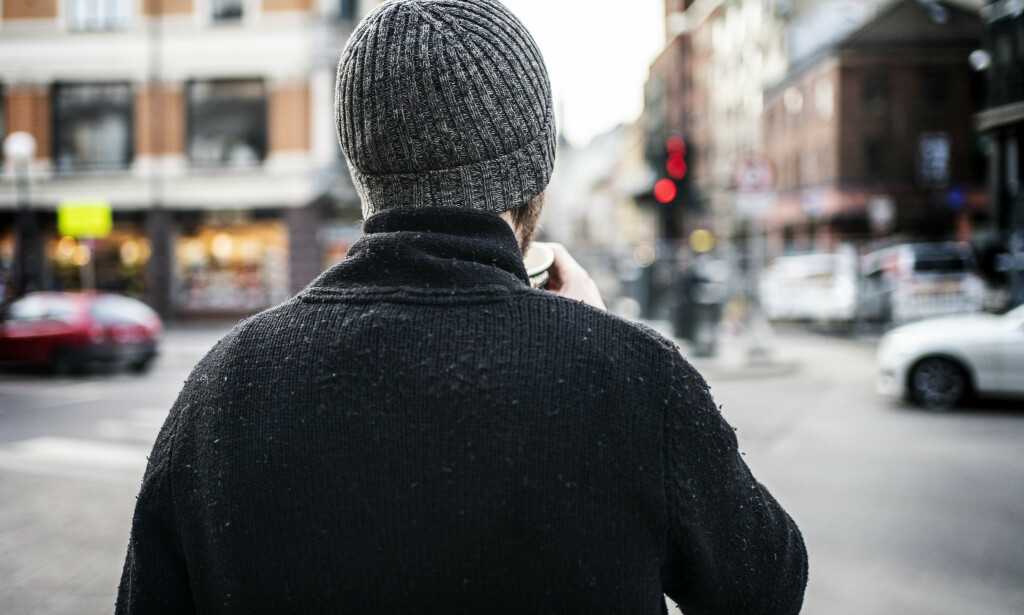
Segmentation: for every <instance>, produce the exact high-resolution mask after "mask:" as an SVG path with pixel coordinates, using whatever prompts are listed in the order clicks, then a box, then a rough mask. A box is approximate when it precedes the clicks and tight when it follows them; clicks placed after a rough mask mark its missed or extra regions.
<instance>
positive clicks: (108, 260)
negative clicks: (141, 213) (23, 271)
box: [47, 222, 150, 297]
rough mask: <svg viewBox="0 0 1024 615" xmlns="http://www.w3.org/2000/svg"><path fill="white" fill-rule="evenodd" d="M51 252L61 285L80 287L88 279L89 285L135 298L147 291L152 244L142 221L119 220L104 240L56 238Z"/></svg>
mask: <svg viewBox="0 0 1024 615" xmlns="http://www.w3.org/2000/svg"><path fill="white" fill-rule="evenodd" d="M47 254H48V255H49V257H50V262H51V263H52V266H53V269H52V275H53V280H52V282H53V283H54V285H55V286H56V287H57V288H62V289H64V290H77V289H80V288H82V287H83V281H86V280H88V282H87V284H86V286H89V287H95V288H96V289H98V290H107V291H115V292H118V293H122V294H126V295H131V296H133V297H139V296H141V295H142V294H143V293H144V292H145V290H146V263H147V262H148V261H149V258H150V244H149V240H148V239H147V238H146V237H145V233H144V230H143V228H142V225H141V224H139V223H132V222H117V223H115V224H114V228H113V229H112V230H111V232H110V234H109V235H107V236H106V237H104V238H102V239H93V240H86V239H82V240H76V239H74V238H73V237H61V238H59V239H58V238H52V239H51V240H50V241H49V245H48V247H47Z"/></svg>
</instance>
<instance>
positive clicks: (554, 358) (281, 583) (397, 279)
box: [117, 209, 807, 615]
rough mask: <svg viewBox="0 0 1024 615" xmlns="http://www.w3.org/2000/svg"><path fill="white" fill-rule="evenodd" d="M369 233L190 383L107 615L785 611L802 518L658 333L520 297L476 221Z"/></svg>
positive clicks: (149, 475) (430, 213) (391, 216)
mask: <svg viewBox="0 0 1024 615" xmlns="http://www.w3.org/2000/svg"><path fill="white" fill-rule="evenodd" d="M365 230H366V235H365V236H364V237H363V238H361V239H360V240H359V241H358V242H356V244H355V245H354V246H353V248H352V250H351V251H350V253H349V256H348V258H347V259H346V260H345V261H344V262H342V263H340V264H338V265H336V266H335V267H333V268H331V269H330V270H328V271H327V272H325V273H324V274H323V275H321V277H320V278H318V279H317V280H316V281H315V282H313V284H312V285H311V286H309V287H308V288H307V289H306V290H304V291H303V292H302V293H300V294H299V295H298V296H296V297H295V298H293V299H292V300H291V301H289V302H287V303H285V304H283V305H281V306H279V307H277V308H274V309H272V310H269V311H267V312H264V313H262V314H259V315H257V316H255V317H253V318H251V319H249V320H247V321H246V322H244V323H242V324H240V325H239V326H237V327H236V328H235V329H234V330H233V331H232V332H231V333H230V334H229V335H228V336H227V337H225V338H224V339H223V340H222V341H221V342H220V343H219V344H218V345H217V346H216V347H215V348H214V349H213V350H212V351H211V352H210V353H209V355H208V356H207V357H206V358H205V359H203V360H202V362H200V363H199V365H198V366H197V367H196V368H195V370H194V371H193V373H192V374H191V376H190V377H189V378H188V381H187V382H186V384H185V387H184V389H183V390H182V392H181V394H180V396H179V398H178V400H177V402H176V403H175V405H174V407H173V408H172V410H171V413H170V416H169V417H168V419H167V423H166V424H165V426H164V428H163V430H162V431H161V433H160V436H159V438H158V440H157V443H156V446H155V447H154V449H153V453H152V456H151V457H150V463H149V468H148V469H147V471H146V475H145V478H144V480H143V485H142V490H141V493H140V494H139V499H138V504H137V507H136V512H135V519H134V522H133V528H132V535H131V543H130V545H129V550H128V557H127V561H126V563H125V568H124V575H123V577H122V582H121V588H120V593H119V595H118V605H117V612H118V613H121V614H124V613H147V614H152V613H175V614H180V613H191V612H195V611H199V612H203V613H245V614H252V613H367V614H371V613H372V614H374V615H389V614H402V615H406V614H409V613H425V614H433V613H437V614H445V615H452V614H455V615H457V614H473V615H479V614H480V613H493V614H496V615H501V614H521V615H536V614H542V613H553V614H566V613H587V614H589V615H600V614H609V615H610V614H623V613H628V614H631V615H633V614H639V615H657V614H660V613H663V612H664V608H665V604H664V593H668V594H669V595H670V596H671V597H672V598H673V599H674V600H676V601H677V602H678V603H680V605H681V606H682V608H683V612H684V613H688V614H692V613H701V614H714V613H719V614H723V615H725V614H728V615H773V614H793V613H797V612H798V611H799V610H800V605H801V601H802V597H803V591H804V585H805V583H806V574H807V568H806V562H807V560H806V553H805V551H804V546H803V542H802V539H801V537H800V533H799V531H798V530H797V527H796V525H795V524H794V523H793V521H792V520H791V519H790V518H789V516H788V515H787V514H786V513H785V512H784V511H783V510H782V508H780V507H779V505H778V504H777V503H776V501H775V500H774V499H773V498H772V496H771V495H770V494H769V493H768V492H767V491H766V490H765V489H764V488H763V487H762V486H761V485H760V484H758V483H757V481H755V480H754V478H753V477H752V476H751V474H750V472H749V470H748V469H747V466H746V465H745V464H744V462H743V460H742V458H741V456H740V453H739V451H738V449H737V442H736V438H735V436H734V435H733V430H732V429H731V428H730V427H729V425H728V424H727V423H726V422H725V421H724V420H723V418H722V416H721V414H720V413H719V411H718V409H717V407H716V406H715V403H714V400H713V399H712V397H711V395H710V393H709V391H708V387H707V384H706V383H705V382H704V380H703V379H702V378H701V377H700V375H699V374H698V373H697V372H695V371H694V370H693V368H692V367H690V365H689V364H688V363H687V362H686V361H685V360H684V359H683V357H682V356H681V355H680V353H679V351H678V349H677V348H675V347H674V346H673V345H672V344H671V343H670V342H668V341H666V340H665V339H664V338H662V337H660V336H659V335H657V334H656V333H654V332H653V331H651V330H649V329H647V328H645V327H641V326H638V325H635V324H632V323H629V322H626V321H623V320H621V319H618V318H616V317H614V316H611V315H609V314H607V313H605V312H603V311H600V310H596V309H593V308H591V307H589V306H586V305H584V304H581V303H578V302H574V301H570V300H568V299H564V298H561V297H557V296H555V295H554V294H551V293H548V292H546V291H540V290H534V289H531V288H529V286H528V284H527V277H526V272H525V271H524V270H523V265H522V261H521V260H520V258H519V257H518V249H517V246H516V240H515V237H514V235H513V234H512V232H511V230H510V229H509V227H508V225H507V224H505V223H504V222H503V221H502V220H501V219H500V218H498V217H497V216H496V215H494V214H488V213H483V212H474V211H468V210H467V211H452V210H445V209H421V210H416V209H404V210H403V209H396V210H391V211H388V212H384V213H382V214H379V215H377V216H374V217H372V218H370V219H369V220H367V221H366V224H365Z"/></svg>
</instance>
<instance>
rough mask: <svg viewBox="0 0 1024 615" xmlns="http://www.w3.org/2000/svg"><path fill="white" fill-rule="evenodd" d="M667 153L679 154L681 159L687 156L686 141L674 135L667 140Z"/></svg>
mask: <svg viewBox="0 0 1024 615" xmlns="http://www.w3.org/2000/svg"><path fill="white" fill-rule="evenodd" d="M665 151H667V152H668V153H669V154H672V155H675V154H678V155H679V156H680V157H682V156H685V155H686V141H683V138H682V137H680V136H679V135H672V136H671V137H669V138H668V139H666V140H665Z"/></svg>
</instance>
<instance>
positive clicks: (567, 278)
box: [547, 243, 606, 310]
mask: <svg viewBox="0 0 1024 615" xmlns="http://www.w3.org/2000/svg"><path fill="white" fill-rule="evenodd" d="M547 245H548V246H549V247H550V248H551V250H552V251H553V252H554V253H555V262H554V263H552V264H551V267H550V268H549V269H548V276H550V281H549V282H548V290H550V291H551V292H553V293H555V294H556V295H560V296H562V297H566V298H568V299H575V300H576V301H582V302H584V303H586V304H588V305H592V306H594V307H596V308H598V309H601V310H604V309H606V308H605V307H604V301H602V300H601V293H599V292H598V290H597V284H595V283H594V280H592V279H591V278H590V275H589V274H588V273H587V272H586V270H585V269H583V267H580V264H579V263H577V262H576V259H574V258H573V257H572V256H571V255H570V254H569V251H568V250H566V249H565V246H563V245H562V244H560V243H549V244H547Z"/></svg>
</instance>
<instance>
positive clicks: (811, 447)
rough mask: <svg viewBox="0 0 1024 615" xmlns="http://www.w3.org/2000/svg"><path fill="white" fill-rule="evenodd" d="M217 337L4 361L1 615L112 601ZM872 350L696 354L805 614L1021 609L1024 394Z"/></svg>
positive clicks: (208, 333)
mask: <svg viewBox="0 0 1024 615" xmlns="http://www.w3.org/2000/svg"><path fill="white" fill-rule="evenodd" d="M223 331H224V329H223V328H217V327H213V328H209V327H207V328H190V329H181V328H177V329H171V330H170V331H169V332H168V336H167V340H166V344H165V346H164V355H163V356H162V357H161V359H160V360H159V361H158V363H157V364H156V366H155V367H154V370H153V371H152V372H151V373H150V374H147V375H145V376H141V377H140V376H132V375H126V374H116V373H108V374H97V375H93V376H91V377H87V378H64V379H55V378H50V377H47V376H44V375H41V374H32V373H10V372H7V373H3V372H0V612H3V613H19V614H25V615H33V614H36V613H40V614H41V613H48V614H49V613H67V614H75V615H88V614H91V613H96V614H100V613H110V612H112V610H113V607H112V604H113V599H114V595H115V593H116V586H117V582H118V579H119V576H120V568H121V564H122V561H123V558H124V553H125V548H126V546H127V538H128V530H129V527H130V522H131V514H132V507H133V505H134V498H135V494H136V492H137V490H138V486H139V480H140V478H141V474H142V471H143V468H144V467H145V459H146V454H147V453H148V450H149V447H150V446H151V444H152V441H153V439H154V437H155V435H156V432H157V430H158V429H159V426H160V424H161V422H162V420H163V418H164V416H165V415H166V412H167V409H168V408H169V406H170V404H171V402H172V401H173V399H174V396H175V394H176V393H177V391H178V388H179V387H180V386H181V383H182V381H183V380H184V379H185V377H186V376H187V374H188V372H189V370H190V368H191V366H192V364H193V363H194V362H195V361H196V360H197V359H198V358H199V357H200V356H201V355H202V353H203V352H204V351H205V350H206V349H207V348H209V347H210V346H211V345H212V344H213V342H214V341H215V340H216V338H217V337H218V336H219V335H220V334H221V333H223ZM873 350H874V347H873V344H872V343H870V342H865V341H858V340H848V339H835V338H829V337H825V336H818V335H814V334H808V333H802V332H799V331H789V332H787V333H785V334H780V336H779V339H778V352H779V356H780V357H781V359H782V361H781V363H785V364H795V366H796V369H782V370H760V371H756V370H755V371H753V372H744V371H742V370H735V369H725V368H723V366H726V365H725V363H723V362H717V361H707V360H704V361H700V362H697V363H698V366H699V367H700V368H701V369H702V370H703V371H705V373H706V375H707V376H708V380H709V381H710V382H711V384H712V389H713V392H714V393H715V396H716V398H717V400H718V401H719V403H721V404H722V406H723V412H724V413H725V416H726V417H727V418H728V420H729V421H730V422H731V423H732V424H733V425H734V426H735V427H737V429H738V435H739V439H740V444H741V447H742V448H743V450H744V451H745V454H746V459H747V461H748V463H749V464H750V466H751V468H752V469H753V471H754V473H755V475H756V476H757V477H758V478H759V479H760V480H761V482H763V483H764V484H765V485H767V486H768V488H769V489H770V490H771V491H772V492H773V493H774V494H775V496H776V497H777V498H778V500H779V501H780V502H781V503H782V504H783V506H784V507H785V508H786V509H787V510H788V511H789V512H790V513H791V514H792V516H793V517H794V518H795V519H796V520H797V522H798V524H799V525H800V527H801V529H802V530H803V532H804V536H805V539H806V541H807V545H808V549H809V551H810V557H811V581H810V584H809V586H808V591H807V598H806V601H805V607H804V611H803V612H804V613H809V614H823V615H846V614H850V615H853V614H855V613H856V614H857V615H874V614H877V615H944V614H950V615H952V614H957V615H960V614H962V613H971V614H978V615H988V614H992V615H1002V614H1006V615H1011V614H1012V615H1019V614H1020V613H1024V584H1022V579H1024V561H1022V558H1021V554H1024V472H1021V468H1022V467H1024V408H1022V406H1024V404H1021V403H1008V402H1003V403H986V404H979V405H976V406H974V407H971V408H966V409H960V410H955V411H950V412H945V413H940V414H935V413H929V412H924V411H920V410H917V409H914V408H910V407H906V406H904V405H902V404H900V403H897V402H892V401H889V400H885V399H882V398H879V397H878V396H876V395H875V393H874V390H873V386H872V380H873ZM794 362H795V363H794ZM726 367H727V366H726Z"/></svg>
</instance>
